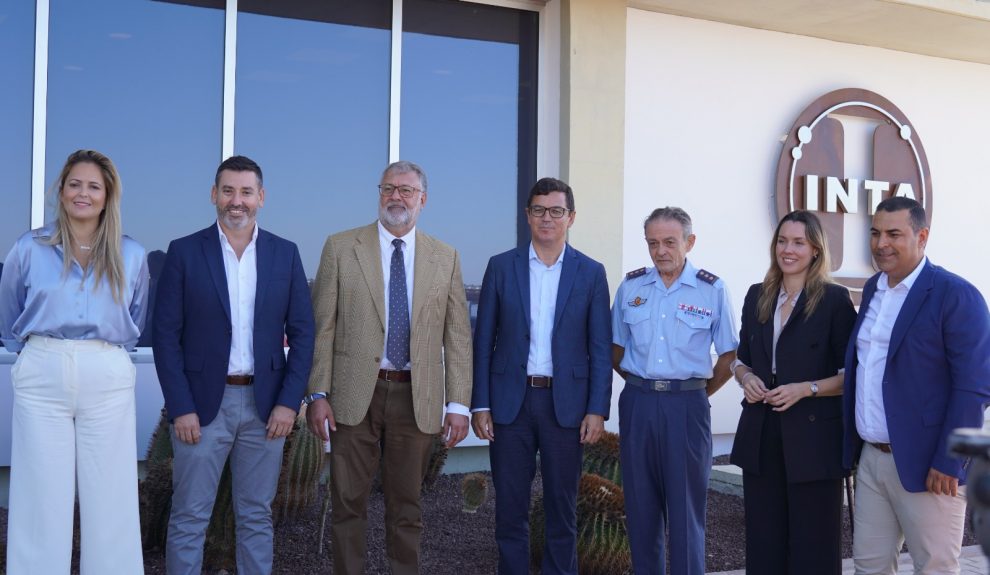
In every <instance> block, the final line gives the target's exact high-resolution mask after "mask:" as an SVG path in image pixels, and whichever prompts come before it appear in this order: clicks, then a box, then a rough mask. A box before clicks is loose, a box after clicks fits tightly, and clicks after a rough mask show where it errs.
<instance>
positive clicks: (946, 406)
mask: <svg viewBox="0 0 990 575" xmlns="http://www.w3.org/2000/svg"><path fill="white" fill-rule="evenodd" d="M870 238H871V239H870V248H871V249H872V251H873V257H874V259H875V260H876V262H877V266H878V267H879V268H880V270H881V271H880V273H879V274H877V275H875V276H873V277H872V278H870V279H869V280H868V281H867V282H866V285H865V286H864V288H863V301H862V303H861V304H860V309H859V317H858V318H857V319H856V324H855V326H854V328H853V333H852V336H851V338H850V340H849V348H848V352H847V354H846V367H845V374H846V381H845V393H844V414H845V420H844V425H845V444H844V449H843V459H844V463H845V465H846V467H847V468H851V467H852V466H853V464H855V463H857V462H858V468H857V472H856V514H855V529H854V538H853V557H854V562H855V566H856V573H857V574H858V575H866V574H873V573H876V574H881V573H882V574H887V573H890V574H893V573H894V572H895V570H896V568H897V558H898V555H899V553H900V550H901V545H902V543H904V542H905V540H906V541H907V545H908V550H909V551H910V553H911V558H912V560H913V562H914V567H915V573H919V574H934V573H959V560H958V558H959V552H960V548H961V546H962V535H963V523H964V521H965V515H966V497H965V488H964V487H963V485H964V484H965V481H966V464H965V462H964V461H962V460H960V459H956V458H954V457H952V456H951V455H949V453H948V450H947V446H946V443H947V439H948V436H949V435H950V434H951V433H952V431H953V430H954V429H956V428H959V427H982V425H983V410H984V406H985V405H986V404H987V402H988V401H990V314H988V312H987V305H986V302H985V301H984V299H983V296H982V295H981V294H980V292H979V290H977V289H976V288H975V287H974V286H973V285H972V284H970V283H969V282H967V281H966V280H964V279H962V278H960V277H959V276H957V275H955V274H952V273H950V272H948V271H946V270H945V269H943V268H940V267H938V266H935V265H933V264H932V263H931V262H930V261H928V259H927V258H926V257H925V245H926V244H927V242H928V226H927V223H926V216H925V211H924V208H922V207H921V205H920V204H919V203H918V202H916V201H915V200H913V199H910V198H904V197H894V198H888V199H886V200H884V201H883V202H881V203H880V204H879V205H878V206H877V210H876V214H875V215H874V216H873V227H872V228H871V229H870Z"/></svg>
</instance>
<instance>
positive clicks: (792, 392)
mask: <svg viewBox="0 0 990 575" xmlns="http://www.w3.org/2000/svg"><path fill="white" fill-rule="evenodd" d="M809 395H811V385H810V384H809V383H808V382H806V381H805V382H801V383H788V384H787V385H781V386H780V387H776V388H774V389H773V390H771V391H769V392H767V394H766V402H767V403H769V404H770V405H772V406H773V410H774V411H787V409H788V408H790V407H791V406H792V405H794V404H795V403H797V402H799V401H801V400H802V399H804V398H805V397H808V396H809Z"/></svg>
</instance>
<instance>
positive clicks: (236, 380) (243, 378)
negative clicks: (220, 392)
mask: <svg viewBox="0 0 990 575" xmlns="http://www.w3.org/2000/svg"><path fill="white" fill-rule="evenodd" d="M253 382H254V376H253V375H228V376H227V385H251V384H252V383H253Z"/></svg>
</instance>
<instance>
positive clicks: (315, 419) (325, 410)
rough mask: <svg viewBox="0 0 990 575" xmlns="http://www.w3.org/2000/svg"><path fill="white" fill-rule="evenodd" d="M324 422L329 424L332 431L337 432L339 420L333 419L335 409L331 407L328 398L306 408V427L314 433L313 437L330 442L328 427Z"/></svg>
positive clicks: (315, 401) (322, 398)
mask: <svg viewBox="0 0 990 575" xmlns="http://www.w3.org/2000/svg"><path fill="white" fill-rule="evenodd" d="M324 422H326V423H328V424H329V426H330V431H337V420H336V419H334V418H333V408H331V407H330V402H329V401H327V398H325V397H321V398H319V399H316V400H314V401H313V403H310V404H309V405H308V406H307V407H306V426H307V427H309V430H310V431H312V432H313V435H315V436H317V437H319V438H321V439H323V441H330V435H329V434H328V433H327V425H326V424H325V423H324Z"/></svg>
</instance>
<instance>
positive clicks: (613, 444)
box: [583, 431, 622, 487]
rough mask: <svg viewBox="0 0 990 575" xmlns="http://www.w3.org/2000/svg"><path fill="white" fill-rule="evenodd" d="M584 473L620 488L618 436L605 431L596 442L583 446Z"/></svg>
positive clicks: (620, 469) (620, 472)
mask: <svg viewBox="0 0 990 575" xmlns="http://www.w3.org/2000/svg"><path fill="white" fill-rule="evenodd" d="M583 468H584V471H585V472H587V473H593V474H595V475H598V476H599V477H603V478H605V479H608V480H609V481H611V482H612V483H615V484H616V485H618V486H620V487H621V486H622V468H621V467H620V465H619V434H618V433H612V432H611V431H606V432H605V433H603V434H602V436H601V438H600V439H599V440H598V442H596V443H593V444H591V445H585V446H584V463H583Z"/></svg>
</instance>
